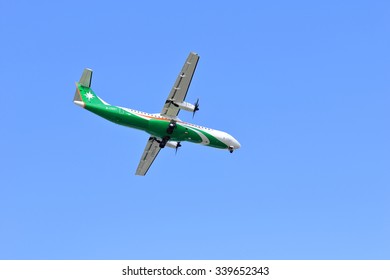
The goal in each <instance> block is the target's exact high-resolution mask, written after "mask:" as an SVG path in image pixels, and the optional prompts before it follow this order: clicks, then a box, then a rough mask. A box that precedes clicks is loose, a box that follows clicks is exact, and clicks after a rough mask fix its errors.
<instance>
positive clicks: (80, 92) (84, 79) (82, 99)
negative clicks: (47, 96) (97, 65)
mask: <svg viewBox="0 0 390 280" xmlns="http://www.w3.org/2000/svg"><path fill="white" fill-rule="evenodd" d="M91 81H92V70H91V69H89V68H85V69H84V71H83V74H82V75H81V78H80V81H79V82H78V83H76V93H75V95H74V98H73V102H74V103H75V104H76V105H78V106H80V107H83V108H85V106H86V104H90V105H108V103H107V102H104V101H103V100H102V99H101V98H100V97H98V96H97V95H96V94H95V93H94V92H93V90H92V89H91Z"/></svg>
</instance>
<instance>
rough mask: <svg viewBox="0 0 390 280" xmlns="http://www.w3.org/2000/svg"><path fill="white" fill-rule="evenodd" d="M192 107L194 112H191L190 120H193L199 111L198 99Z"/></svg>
mask: <svg viewBox="0 0 390 280" xmlns="http://www.w3.org/2000/svg"><path fill="white" fill-rule="evenodd" d="M194 106H195V108H194V111H193V112H192V118H194V116H195V113H196V111H199V98H198V99H197V100H196V102H195V105H194Z"/></svg>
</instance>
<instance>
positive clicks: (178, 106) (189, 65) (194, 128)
mask: <svg viewBox="0 0 390 280" xmlns="http://www.w3.org/2000/svg"><path fill="white" fill-rule="evenodd" d="M198 61H199V55H198V54H196V53H194V52H191V53H190V54H189V56H188V58H187V60H186V61H185V63H184V66H183V68H182V70H181V71H180V73H179V75H178V77H177V79H176V81H175V83H174V85H173V87H172V89H171V91H170V93H169V95H168V98H167V99H166V101H165V104H164V106H163V108H162V110H161V113H157V114H149V113H145V112H141V111H137V110H133V109H128V108H125V107H120V106H112V105H110V104H108V103H107V102H105V101H104V100H103V99H101V98H100V97H99V96H97V95H96V94H95V92H94V91H93V90H92V89H91V81H92V70H91V69H89V68H86V69H84V71H83V74H82V76H81V78H80V81H79V82H76V93H75V95H74V98H73V102H74V103H75V104H76V105H78V106H80V107H82V108H84V109H87V110H88V111H90V112H92V113H94V114H96V115H98V116H100V117H103V118H105V119H107V120H109V121H111V122H114V123H116V124H119V125H123V126H126V127H131V128H135V129H139V130H143V131H145V132H146V133H148V134H149V139H148V141H147V143H146V147H145V150H144V152H143V154H142V156H141V159H140V162H139V164H138V167H137V170H136V173H135V174H136V175H140V176H144V175H145V174H146V173H147V172H148V170H149V168H150V166H151V165H152V163H153V161H154V160H155V159H156V157H157V155H158V153H159V152H160V150H161V149H162V148H164V147H169V148H174V149H176V152H177V149H178V148H179V147H181V142H184V141H188V142H192V143H196V144H202V145H205V146H209V147H213V148H219V149H227V150H228V151H229V152H230V153H232V152H233V151H234V150H236V149H239V148H240V147H241V145H240V143H239V142H238V141H237V140H236V139H235V138H234V137H233V136H231V135H230V134H228V133H226V132H223V131H219V130H215V129H211V128H206V127H203V126H199V125H195V124H190V123H187V122H184V121H182V120H180V119H179V118H178V117H177V116H178V114H179V112H180V110H185V111H189V112H192V113H193V115H194V114H195V112H196V111H198V110H199V99H198V100H197V101H196V103H195V104H191V103H188V102H185V101H184V99H185V98H186V95H187V92H188V88H189V87H190V84H191V80H192V77H193V75H194V72H195V69H196V65H197V64H198Z"/></svg>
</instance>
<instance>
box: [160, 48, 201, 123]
mask: <svg viewBox="0 0 390 280" xmlns="http://www.w3.org/2000/svg"><path fill="white" fill-rule="evenodd" d="M198 61H199V55H197V54H196V53H193V52H191V53H190V54H189V56H188V58H187V60H186V62H185V63H184V65H183V68H182V69H181V71H180V73H179V75H178V77H177V79H176V82H175V84H174V85H173V87H172V89H171V92H170V93H169V95H168V98H167V100H166V102H165V105H164V108H163V109H162V111H161V115H165V116H167V117H172V118H174V117H176V116H177V115H178V114H179V111H180V108H179V107H178V106H175V105H174V104H172V102H173V101H174V102H178V103H180V102H183V101H184V99H185V98H186V95H187V91H188V88H189V87H190V84H191V80H192V76H193V75H194V72H195V69H196V65H197V64H198Z"/></svg>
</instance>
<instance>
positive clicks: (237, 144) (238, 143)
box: [235, 140, 241, 149]
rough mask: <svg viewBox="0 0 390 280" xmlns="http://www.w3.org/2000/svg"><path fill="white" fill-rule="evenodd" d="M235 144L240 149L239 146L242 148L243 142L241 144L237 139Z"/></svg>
mask: <svg viewBox="0 0 390 280" xmlns="http://www.w3.org/2000/svg"><path fill="white" fill-rule="evenodd" d="M235 145H236V147H237V148H236V149H239V148H241V144H240V142H238V141H237V140H236V143H235Z"/></svg>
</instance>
